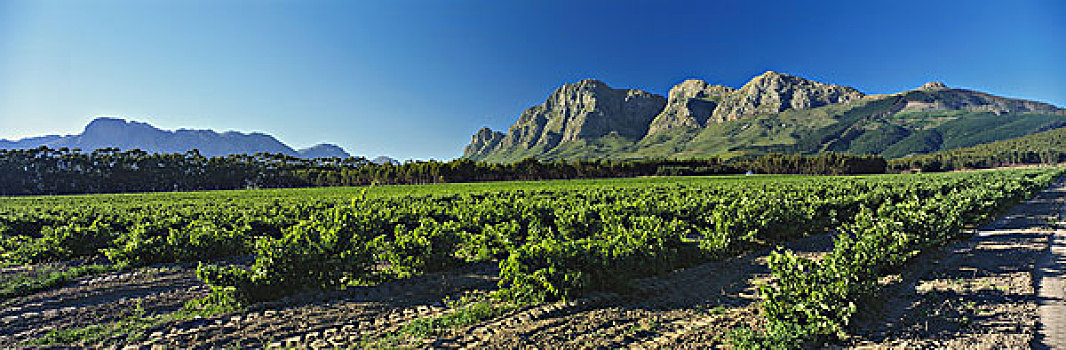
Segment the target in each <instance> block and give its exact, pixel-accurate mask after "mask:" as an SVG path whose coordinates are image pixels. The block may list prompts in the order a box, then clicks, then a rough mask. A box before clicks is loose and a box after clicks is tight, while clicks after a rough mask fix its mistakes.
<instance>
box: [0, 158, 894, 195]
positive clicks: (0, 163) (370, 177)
mask: <svg viewBox="0 0 1066 350" xmlns="http://www.w3.org/2000/svg"><path fill="white" fill-rule="evenodd" d="M886 164H887V163H886V162H885V160H884V159H882V158H880V157H878V156H866V155H846V154H838V153H828V154H820V155H810V156H805V155H786V154H769V155H763V156H758V157H740V158H733V159H724V158H718V157H710V158H704V159H687V160H677V159H641V160H567V161H562V160H557V161H540V160H537V159H535V158H527V159H524V160H522V161H519V162H515V163H488V162H479V161H473V160H470V159H456V160H452V161H435V160H430V161H409V162H406V163H404V164H400V165H393V164H375V163H373V162H370V161H369V160H367V159H366V158H363V157H350V158H319V159H303V158H297V157H292V156H286V155H280V154H267V153H259V154H254V155H230V156H226V157H206V156H203V155H201V154H200V153H199V152H198V151H196V150H192V151H189V152H186V153H168V154H158V153H148V152H145V151H142V150H136V149H135V150H126V151H123V150H119V149H117V148H105V149H99V150H95V151H92V152H82V151H81V150H78V149H67V148H60V149H51V148H48V147H39V148H34V149H23V150H0V195H7V196H10V195H40V194H80V193H123V192H165V191H196V190H228V189H248V188H288V187H317V186H361V185H370V184H429V183H445V182H480V181H509V180H549V179H577V178H611V177H635V176H650V175H712V174H742V173H746V172H755V173H774V174H826V175H842V174H865V173H883V172H884V171H885V167H886Z"/></svg>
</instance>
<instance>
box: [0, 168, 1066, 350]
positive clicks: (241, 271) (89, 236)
mask: <svg viewBox="0 0 1066 350" xmlns="http://www.w3.org/2000/svg"><path fill="white" fill-rule="evenodd" d="M1062 173H1063V170H1062V169H1052V168H1037V169H1022V170H999V171H972V172H959V173H944V174H908V175H870V176H838V177H830V176H720V177H651V178H630V179H609V180H565V181H534V182H502V183H479V184H438V185H418V186H370V187H344V188H313V189H272V190H241V191H214V192H175V193H147V194H133V195H130V194H126V195H124V194H113V195H81V196H52V197H13V198H6V199H2V201H0V239H2V240H0V264H2V265H3V266H4V272H3V274H4V277H8V278H7V280H8V281H9V282H5V283H6V284H5V285H4V286H3V290H0V293H3V294H4V295H5V296H6V297H7V298H8V301H6V302H5V303H4V304H3V305H4V307H7V308H10V307H12V305H16V304H18V303H19V302H20V301H19V300H21V299H19V298H33V296H34V295H35V294H38V293H48V291H49V290H51V289H55V288H66V287H69V286H78V285H80V284H83V283H85V282H84V281H85V280H88V279H93V278H99V277H94V276H131V275H130V274H138V273H144V271H186V272H185V273H186V275H185V276H186V277H183V278H185V279H183V280H182V281H185V282H182V283H185V284H188V285H198V286H200V287H198V288H201V289H199V292H196V293H188V295H187V296H186V297H185V299H183V300H182V303H179V304H181V305H169V304H168V305H169V306H167V307H165V308H162V307H161V308H158V309H151V310H148V311H145V310H142V309H141V305H140V304H137V306H136V307H135V306H133V305H128V306H129V307H130V309H131V310H132V311H130V312H128V313H120V314H121V315H120V316H116V317H115V318H114V320H112V321H109V322H105V323H106V324H92V323H86V322H81V323H78V322H74V323H70V324H65V325H63V326H61V327H50V328H54V329H47V330H46V329H39V327H38V326H37V324H36V323H34V322H35V321H33V320H27V319H25V318H18V317H14V316H12V317H11V318H9V317H4V318H3V324H4V327H0V328H6V329H7V330H3V331H0V345H17V344H22V345H28V344H39V345H44V344H68V345H69V344H82V345H117V344H124V343H134V344H140V343H143V342H146V341H148V342H155V343H154V344H171V345H173V344H183V343H167V342H168V341H174V342H177V341H180V339H182V338H180V337H177V338H170V337H167V336H165V334H164V333H167V332H166V330H168V329H173V328H174V327H175V325H184V324H188V323H189V322H193V321H190V320H199V319H210V318H212V317H214V318H218V317H226V319H227V320H232V319H233V318H234V317H237V318H238V320H240V319H242V318H241V316H240V315H249V314H258V315H262V314H265V313H267V312H272V311H273V310H274V309H277V308H280V307H281V306H279V305H290V306H291V305H296V304H300V303H306V302H307V300H309V299H308V298H311V299H315V298H317V299H315V300H319V299H324V300H327V302H328V300H332V299H330V298H342V299H344V298H356V299H358V298H360V297H359V296H362V297H363V298H364V299H368V300H369V299H373V298H372V294H373V293H369V292H366V291H368V290H375V289H374V288H388V289H387V290H390V291H393V292H396V291H397V290H402V289H403V288H394V287H393V286H397V285H401V286H402V285H403V283H419V282H417V281H425V280H431V279H433V278H437V277H434V276H460V275H464V274H465V275H468V274H471V273H474V272H470V271H476V274H481V275H485V276H484V277H485V280H486V281H489V283H488V286H486V285H485V284H484V283H481V284H476V283H475V284H471V285H469V286H465V285H457V284H450V285H449V286H448V288H444V287H441V288H442V290H446V291H445V292H441V293H438V294H427V295H428V296H426V297H425V298H424V299H425V300H422V301H412V302H413V303H416V304H417V303H420V302H424V305H423V304H418V305H414V306H410V305H408V306H410V307H411V308H412V309H413V310H423V309H422V307H425V310H437V309H442V310H446V311H442V312H436V313H432V312H431V313H430V314H427V315H424V316H418V317H414V316H412V317H413V318H405V319H403V320H400V321H396V323H394V324H386V325H380V326H379V328H377V329H375V330H372V331H352V330H351V329H349V331H343V332H342V331H333V332H331V333H333V334H331V335H330V336H326V334H325V332H324V331H323V332H316V334H318V335H316V336H314V337H313V338H312V337H308V336H304V337H302V338H300V337H297V338H299V339H298V340H297V341H296V342H292V343H289V342H287V341H286V340H284V339H256V340H253V339H243V341H245V342H244V343H239V341H240V340H241V339H233V338H211V337H207V336H194V337H192V339H205V338H206V339H216V340H213V341H209V342H207V343H203V345H204V346H222V345H232V344H234V343H239V344H241V345H246V346H248V345H250V346H266V345H271V344H273V345H283V346H298V345H299V344H302V343H301V342H315V341H319V342H327V344H333V345H338V344H347V345H353V344H356V345H360V344H361V345H363V346H369V347H378V346H392V345H400V346H404V345H406V346H416V347H417V346H463V345H471V346H477V345H475V344H463V343H462V342H461V341H458V340H456V339H461V337H459V336H458V335H459V334H461V333H462V331H461V330H463V329H471V328H470V327H474V328H476V327H481V326H484V325H489V324H493V322H496V321H495V320H501V319H506V318H507V317H510V316H514V315H527V316H526V317H531V316H528V314H529V313H530V312H534V311H535V313H536V314H537V315H540V314H542V312H541V311H536V310H542V309H544V308H555V306H553V305H579V304H581V303H588V302H589V301H590V300H591V301H597V300H599V301H602V302H605V303H607V304H610V303H611V300H615V299H611V298H619V297H618V296H626V295H638V294H640V293H643V292H642V290H644V289H646V288H644V287H642V286H643V285H646V284H647V283H648V282H647V281H649V280H654V279H655V278H663V277H662V276H670V275H672V274H675V273H678V271H685V269H689V270H696V269H699V268H701V266H709V265H707V264H726V263H730V262H732V261H736V259H738V258H740V257H743V256H746V255H748V254H756V253H757V252H759V251H765V252H768V253H767V256H768V258H767V260H768V261H767V265H768V268H769V273H768V276H767V278H766V280H765V282H763V283H760V284H759V286H758V289H757V293H756V294H757V295H756V296H757V298H758V300H759V302H758V305H759V306H758V309H759V311H758V312H757V314H758V316H757V317H755V320H754V321H752V322H748V323H747V324H743V325H733V326H730V327H728V328H731V329H730V330H729V331H728V332H726V333H724V335H722V336H721V337H719V338H716V339H717V340H715V341H714V342H712V343H714V344H717V345H726V346H732V347H741V348H747V347H753V348H762V347H796V346H802V345H804V344H808V345H811V344H821V343H825V342H836V341H840V340H841V339H843V338H846V334H847V333H848V332H849V329H850V327H851V325H852V324H853V323H854V319H855V318H856V317H857V315H859V314H860V311H861V310H862V309H863V308H864V307H865V304H866V303H870V302H871V301H872V300H876V298H877V297H878V295H879V293H881V292H882V290H883V288H882V284H883V283H882V282H883V280H884V278H885V277H886V276H889V275H892V274H895V273H897V272H898V271H899V270H900V269H902V268H904V267H905V266H906V265H907V264H908V263H909V262H911V261H912V260H913V259H915V258H916V257H919V256H920V255H921V254H922V253H923V252H927V251H930V250H932V249H936V248H937V247H940V246H943V245H945V244H947V243H948V242H951V241H953V240H957V239H959V238H961V237H964V236H965V235H967V233H968V232H970V230H972V229H974V228H976V227H978V226H979V225H981V224H984V223H987V222H989V221H990V220H991V219H993V218H995V217H997V216H998V215H1000V214H1002V213H1004V212H1005V210H1007V209H1009V208H1011V207H1012V206H1013V205H1014V204H1017V203H1019V202H1021V201H1023V200H1025V199H1027V198H1030V197H1032V196H1033V195H1034V194H1036V193H1038V192H1040V191H1042V190H1044V189H1045V188H1047V187H1048V186H1049V185H1050V184H1052V183H1053V181H1054V180H1055V179H1056V178H1058V177H1059V176H1060V175H1062ZM818 237H831V240H832V244H831V246H829V247H827V248H826V249H824V250H823V251H821V252H819V253H818V254H803V253H797V252H793V251H791V250H789V249H786V247H788V246H789V244H793V242H798V241H802V240H805V239H814V238H818ZM160 269H162V270H160ZM167 273H168V272H167ZM164 274H165V273H164ZM193 275H194V276H195V278H194V277H192V276H193ZM440 278H444V277H440ZM449 283H450V282H449ZM464 286H465V287H464ZM183 288H184V287H183ZM188 288H193V289H195V288H194V287H187V288H186V289H188ZM705 292H706V294H713V293H718V292H719V291H718V290H708V291H705ZM182 295H185V294H182ZM338 296H342V297H338ZM612 296H613V297H612ZM344 300H347V299H344ZM412 300H416V299H412ZM604 300H606V301H604ZM364 301H365V300H364ZM575 303H576V304H575ZM171 304H173V303H171ZM404 305H406V304H404ZM426 305H429V306H426ZM408 306H403V307H408ZM287 307H288V306H287ZM553 310H554V309H553ZM418 312H422V311H417V312H415V311H412V313H415V314H418ZM427 312H429V311H427ZM434 312H435V311H434ZM3 315H13V313H12V312H11V311H10V310H9V311H5V313H4V314H2V315H0V316H3ZM244 319H245V320H246V319H247V317H245V318H244ZM338 322H340V321H338ZM370 322H371V326H368V327H373V325H376V324H378V323H380V322H381V321H380V320H378V321H370ZM374 322H378V323H374ZM386 323H387V322H386ZM237 327H238V328H239V329H240V328H241V327H240V326H237ZM501 327H506V326H501ZM335 328H338V329H339V328H343V327H342V326H341V325H337V327H335ZM331 329H333V328H331ZM360 329H361V328H360ZM634 329H635V330H634V331H633V332H632V333H631V334H628V335H627V337H628V338H626V339H628V340H624V341H622V343H620V344H618V343H614V345H615V346H626V345H627V344H628V345H633V342H636V341H637V340H640V339H641V338H642V337H645V338H646V337H652V336H654V335H655V334H656V331H655V327H653V325H648V326H647V327H645V326H644V325H643V324H642V325H641V326H640V327H636V328H634ZM231 331H232V330H231ZM345 332H347V333H348V334H347V335H342V334H340V333H345ZM390 333H392V334H393V335H392V336H386V334H390ZM280 334H283V335H284V334H291V332H290V333H284V332H282V333H280ZM397 334H399V335H397ZM182 336H185V335H184V334H183V335H182ZM449 337H451V338H449ZM167 339H169V340H167ZM448 339H451V340H448ZM455 342H457V343H455ZM715 342H717V343H715ZM183 345H188V344H187V343H184V344H183ZM482 345H484V344H482ZM512 345H515V344H510V345H501V344H497V346H512Z"/></svg>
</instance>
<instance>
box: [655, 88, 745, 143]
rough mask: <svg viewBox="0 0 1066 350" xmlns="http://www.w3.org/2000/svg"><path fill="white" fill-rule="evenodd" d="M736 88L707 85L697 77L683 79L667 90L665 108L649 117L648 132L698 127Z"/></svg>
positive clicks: (705, 121)
mask: <svg viewBox="0 0 1066 350" xmlns="http://www.w3.org/2000/svg"><path fill="white" fill-rule="evenodd" d="M734 91H736V89H734V88H731V87H728V86H721V85H711V84H708V83H707V82H706V81H703V80H698V79H689V80H685V81H684V82H682V83H681V84H677V85H676V86H674V87H673V88H671V89H670V94H669V98H668V99H667V102H666V108H663V111H662V112H661V113H659V115H658V116H656V117H655V120H652V122H651V126H650V127H649V128H648V134H654V133H657V132H661V131H666V130H669V129H674V128H701V127H704V126H706V124H707V120H708V119H710V117H711V115H712V114H714V109H715V108H716V107H718V104H719V103H720V102H721V101H722V99H723V98H725V97H726V96H729V95H730V94H731V93H733V92H734Z"/></svg>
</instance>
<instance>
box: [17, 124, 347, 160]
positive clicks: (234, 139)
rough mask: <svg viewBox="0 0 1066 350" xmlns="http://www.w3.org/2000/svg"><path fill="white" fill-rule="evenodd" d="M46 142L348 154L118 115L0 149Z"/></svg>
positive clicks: (216, 152) (154, 149)
mask: <svg viewBox="0 0 1066 350" xmlns="http://www.w3.org/2000/svg"><path fill="white" fill-rule="evenodd" d="M40 146H47V147H49V148H53V149H59V148H63V147H66V148H69V149H75V148H78V149H82V150H85V151H92V150H96V149H101V148H109V147H116V148H119V149H122V150H130V149H140V150H143V151H146V152H149V153H185V152H187V151H189V150H192V149H196V150H198V151H199V152H200V154H202V155H204V156H211V157H213V156H225V155H230V154H256V153H261V152H264V153H273V154H284V155H288V156H294V157H301V158H333V157H340V158H347V157H350V155H349V154H348V152H346V151H345V150H344V149H343V148H341V147H339V146H336V145H331V144H318V145H315V146H312V147H309V148H304V149H301V150H295V149H293V148H292V147H289V146H288V145H285V144H284V143H282V142H281V141H278V140H277V139H275V138H274V137H273V136H270V135H267V134H263V133H248V134H245V133H240V132H235V131H228V132H223V133H218V132H215V131H211V130H188V129H180V130H176V131H169V130H161V129H159V128H156V127H154V126H152V125H149V124H147V123H141V122H135V121H126V120H123V119H117V118H104V117H102V118H96V119H94V120H93V121H92V122H90V123H89V125H86V126H85V130H84V131H82V133H81V134H77V135H65V136H60V135H48V136H39V137H30V138H24V139H21V140H14V141H9V140H0V149H28V148H37V147H40Z"/></svg>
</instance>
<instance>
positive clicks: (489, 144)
mask: <svg viewBox="0 0 1066 350" xmlns="http://www.w3.org/2000/svg"><path fill="white" fill-rule="evenodd" d="M503 137H504V133H502V132H499V131H493V130H492V129H489V128H481V129H479V130H478V131H477V132H476V133H474V136H473V137H471V139H470V144H469V145H466V148H465V149H463V156H464V157H469V156H471V155H475V154H481V153H485V152H488V151H490V150H492V149H494V148H495V147H496V146H497V145H499V144H500V141H503Z"/></svg>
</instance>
